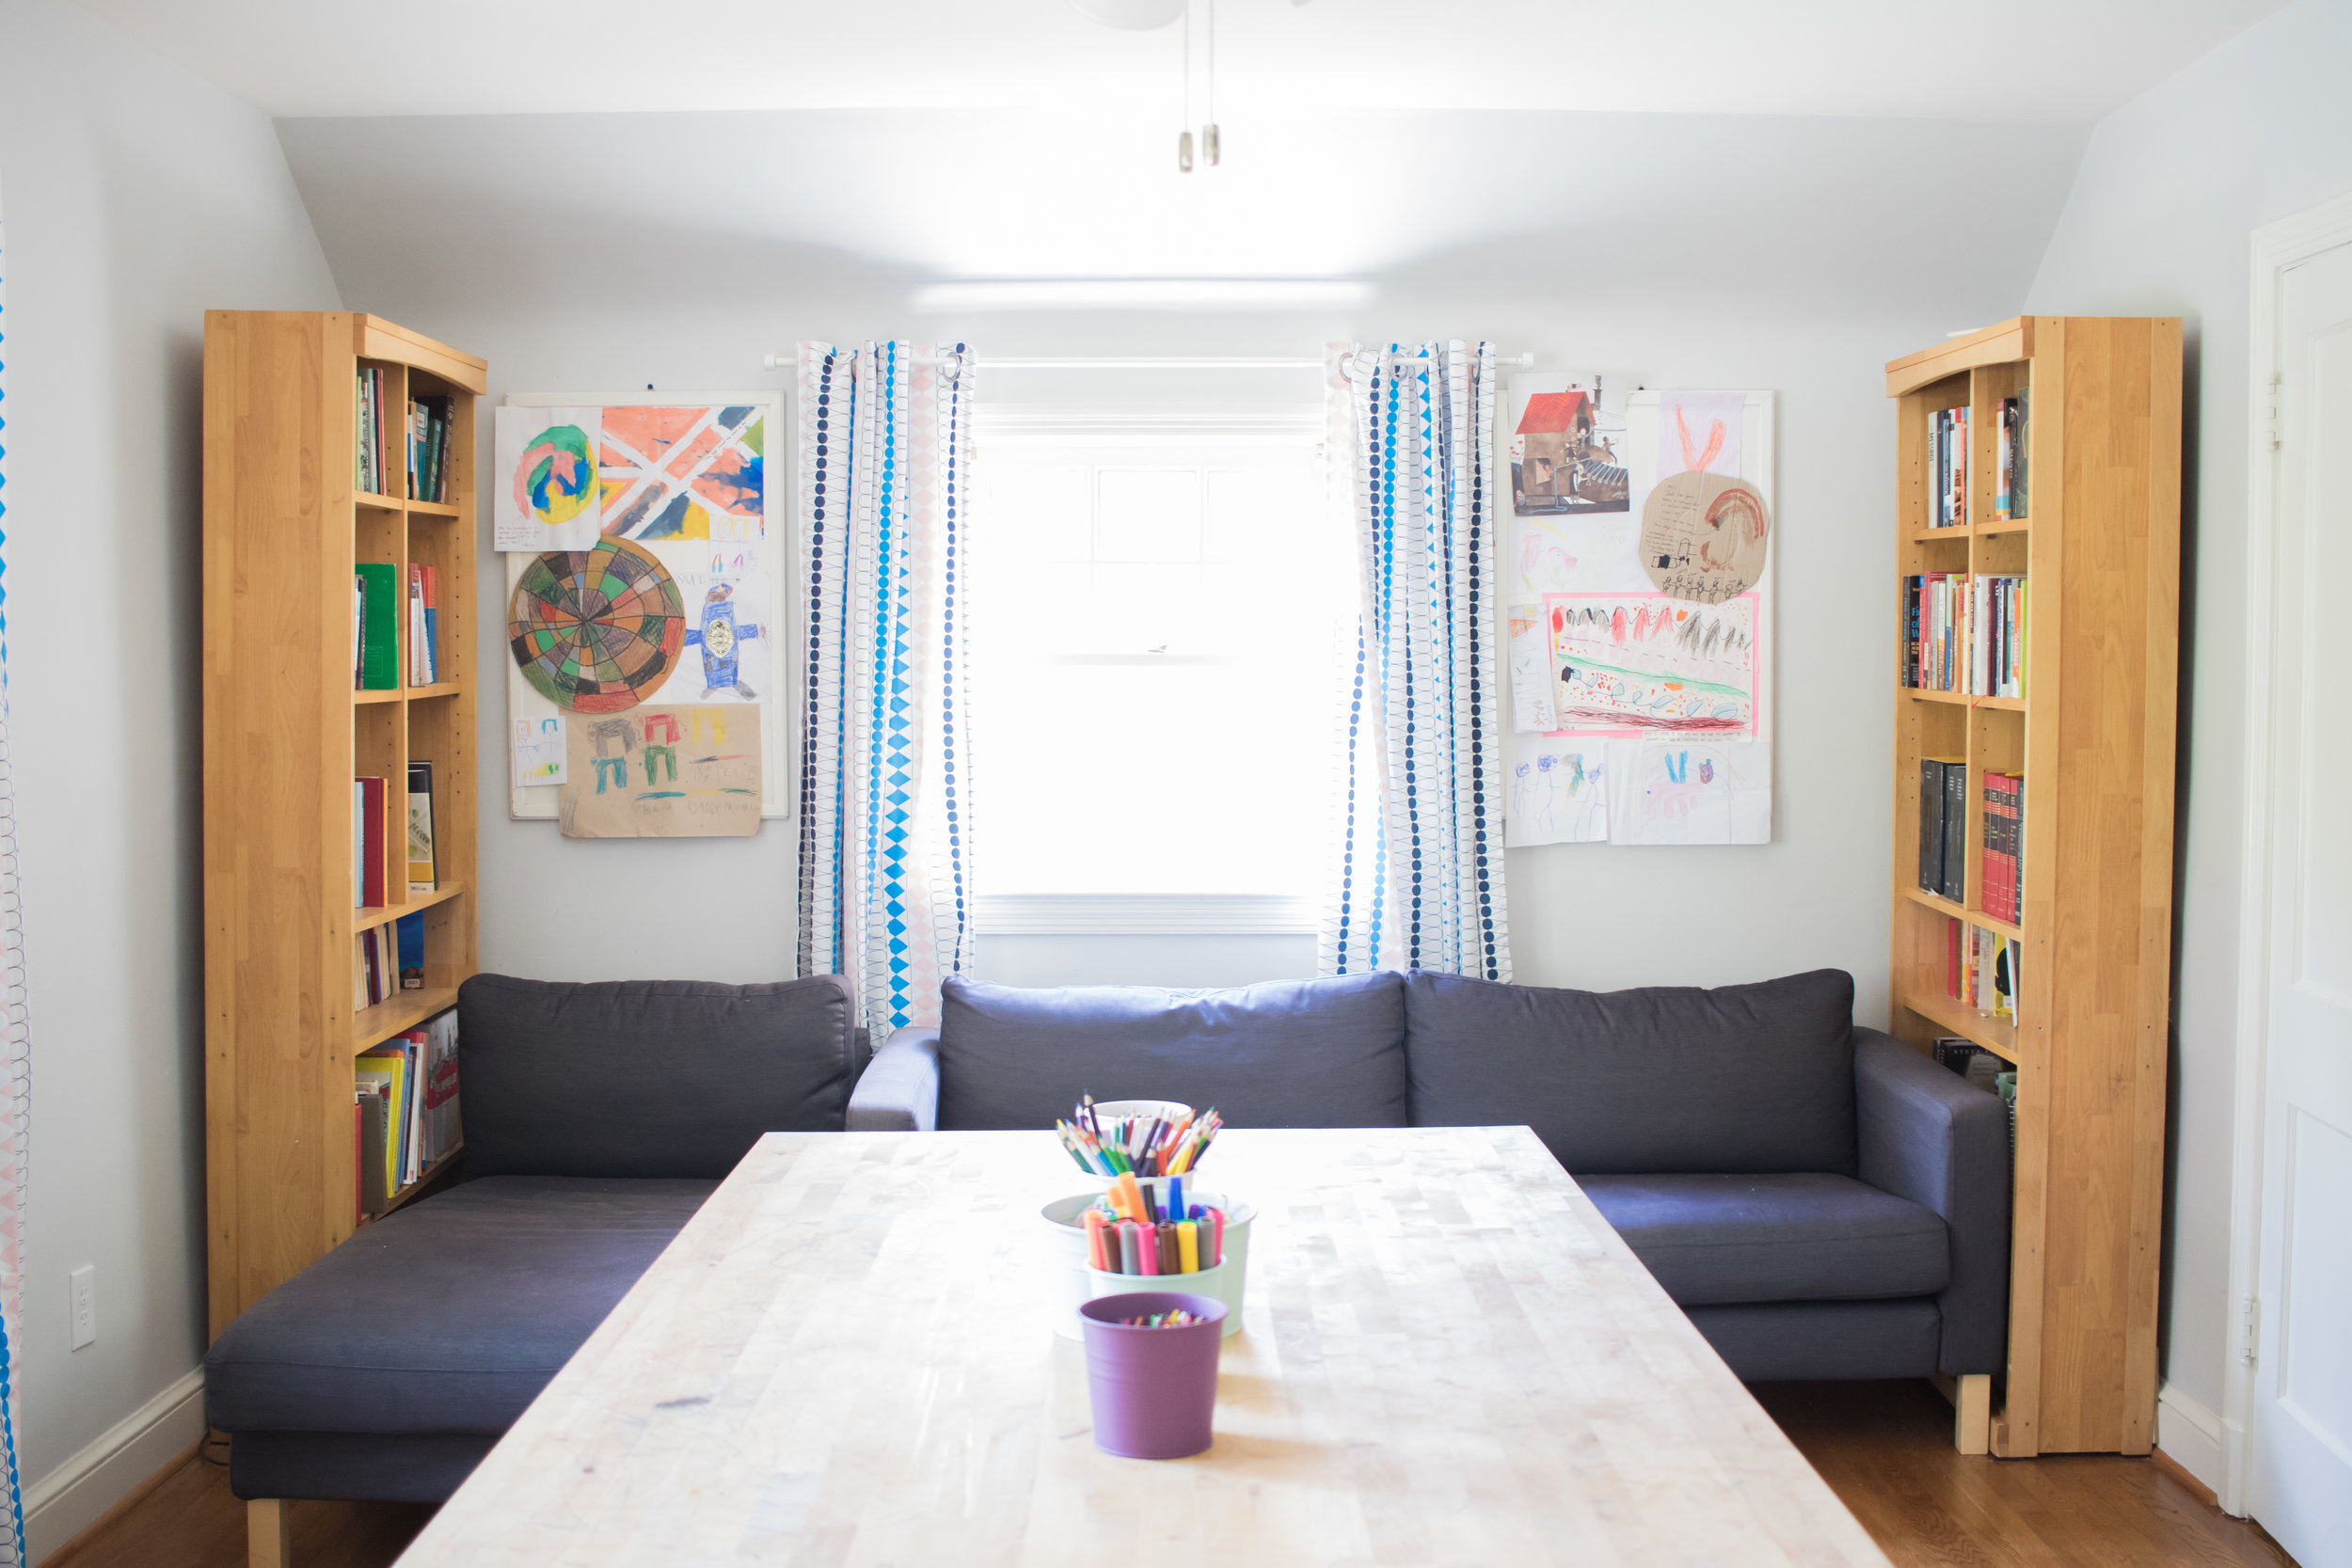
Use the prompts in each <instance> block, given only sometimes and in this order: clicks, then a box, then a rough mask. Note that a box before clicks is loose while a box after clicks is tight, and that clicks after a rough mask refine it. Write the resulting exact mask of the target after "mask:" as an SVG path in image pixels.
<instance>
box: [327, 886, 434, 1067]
mask: <svg viewBox="0 0 2352 1568" xmlns="http://www.w3.org/2000/svg"><path fill="white" fill-rule="evenodd" d="M400 912H401V913H403V914H405V913H407V912H408V911H406V910H405V909H404V910H402V911H400ZM456 1004H457V988H456V987H455V986H427V987H425V988H424V989H422V990H402V991H394V992H393V993H392V995H391V997H390V999H389V1001H384V1002H378V1003H377V1004H376V1005H375V1006H373V1007H361V1008H358V1010H356V1011H355V1012H353V1013H352V1015H351V1048H352V1050H354V1051H355V1052H358V1051H365V1050H366V1049H367V1048H368V1047H369V1046H372V1045H381V1044H383V1043H384V1042H385V1041H386V1040H388V1039H390V1038H391V1037H393V1036H394V1035H397V1034H400V1033H402V1032H403V1031H404V1030H408V1029H414V1028H415V1027H416V1026H417V1025H418V1024H420V1023H422V1022H424V1021H425V1020H426V1019H428V1018H431V1017H432V1016H433V1015H434V1014H435V1013H437V1012H439V1011H441V1010H442V1009H443V1008H445V1007H453V1006H456Z"/></svg>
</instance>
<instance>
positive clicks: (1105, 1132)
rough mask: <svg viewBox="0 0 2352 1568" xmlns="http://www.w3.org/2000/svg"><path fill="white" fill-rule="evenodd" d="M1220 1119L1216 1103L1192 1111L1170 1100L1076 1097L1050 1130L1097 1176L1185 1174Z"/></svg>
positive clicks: (1205, 1150)
mask: <svg viewBox="0 0 2352 1568" xmlns="http://www.w3.org/2000/svg"><path fill="white" fill-rule="evenodd" d="M1224 1125H1225V1123H1224V1121H1223V1119H1222V1118H1220V1117H1218V1116H1217V1114H1216V1107H1215V1106H1211V1107H1210V1108H1209V1109H1208V1110H1206V1111H1202V1112H1200V1113H1199V1114H1198V1115H1196V1114H1195V1113H1194V1111H1193V1108H1192V1107H1191V1106H1189V1105H1185V1104H1182V1103H1180V1102H1179V1101H1173V1100H1101V1101H1098V1100H1096V1099H1095V1098H1094V1097H1093V1096H1092V1095H1086V1096H1083V1097H1081V1098H1080V1100H1079V1101H1078V1103H1077V1104H1076V1105H1074V1106H1073V1107H1071V1112H1070V1119H1069V1120H1068V1121H1061V1120H1057V1121H1056V1122H1055V1123H1054V1132H1055V1133H1056V1134H1057V1136H1058V1137H1059V1138H1060V1139H1061V1145H1062V1148H1065V1149H1067V1150H1069V1152H1070V1158H1071V1159H1072V1160H1073V1161H1074V1162H1075V1163H1076V1164H1077V1166H1078V1168H1079V1169H1080V1170H1082V1171H1084V1172H1086V1173H1087V1174H1088V1175H1089V1176H1090V1177H1092V1178H1094V1179H1095V1180H1098V1181H1109V1180H1113V1179H1114V1178H1117V1177H1120V1176H1124V1175H1127V1174H1130V1173H1133V1174H1134V1175H1136V1176H1183V1175H1186V1174H1189V1173H1190V1172H1191V1171H1192V1170H1193V1169H1194V1168H1195V1167H1196V1166H1198V1165H1199V1164H1200V1162H1201V1160H1202V1159H1203V1158H1205V1157H1206V1156H1207V1154H1208V1152H1209V1145H1210V1144H1211V1143H1213V1142H1215V1141H1216V1133H1217V1129H1218V1128H1220V1127H1222V1126H1224Z"/></svg>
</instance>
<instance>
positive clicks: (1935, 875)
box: [1919, 757, 1945, 895]
mask: <svg viewBox="0 0 2352 1568" xmlns="http://www.w3.org/2000/svg"><path fill="white" fill-rule="evenodd" d="M1944 768H1945V762H1944V759H1943V758H1941V757H1921V758H1920V759H1919V891H1920V892H1922V893H1933V894H1939V895H1940V894H1941V893H1942V892H1943V891H1944Z"/></svg>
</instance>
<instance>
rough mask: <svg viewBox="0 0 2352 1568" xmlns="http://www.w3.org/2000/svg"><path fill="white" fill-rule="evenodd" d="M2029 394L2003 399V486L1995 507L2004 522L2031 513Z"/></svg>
mask: <svg viewBox="0 0 2352 1568" xmlns="http://www.w3.org/2000/svg"><path fill="white" fill-rule="evenodd" d="M1996 461H1997V462H1998V464H1999V474H1998V478H1997V481H1996V483H1998V485H1999V489H1998V491H1997V492H1996V494H1995V497H1994V512H1996V513H1997V514H1998V515H1999V516H2000V518H2001V520H2002V521H2003V522H2017V521H2020V520H2021V519H2023V518H2025V517H2026V516H2028V515H2030V510H2029V508H2028V507H2027V505H2026V393H2024V392H2022V391H2021V392H2019V393H2018V394H2017V395H2016V396H2015V397H2007V398H2003V399H2002V400H2001V428H2000V449H1999V452H1998V454H1997V458H1996Z"/></svg>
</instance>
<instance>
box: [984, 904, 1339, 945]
mask: <svg viewBox="0 0 2352 1568" xmlns="http://www.w3.org/2000/svg"><path fill="white" fill-rule="evenodd" d="M975 924H976V926H977V927H978V930H979V934H980V935H982V936H984V937H985V936H1049V935H1051V936H1273V935H1309V936H1311V935H1312V934H1314V932H1315V931H1316V930H1317V929H1318V928H1319V923H1318V921H1317V919H1316V916H1315V909H1314V901H1313V900H1312V899H1311V898H1301V897H1295V896H1292V895H1287V894H1273V893H998V894H990V895H982V896H981V898H980V899H979V904H978V909H977V911H976V919H975Z"/></svg>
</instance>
